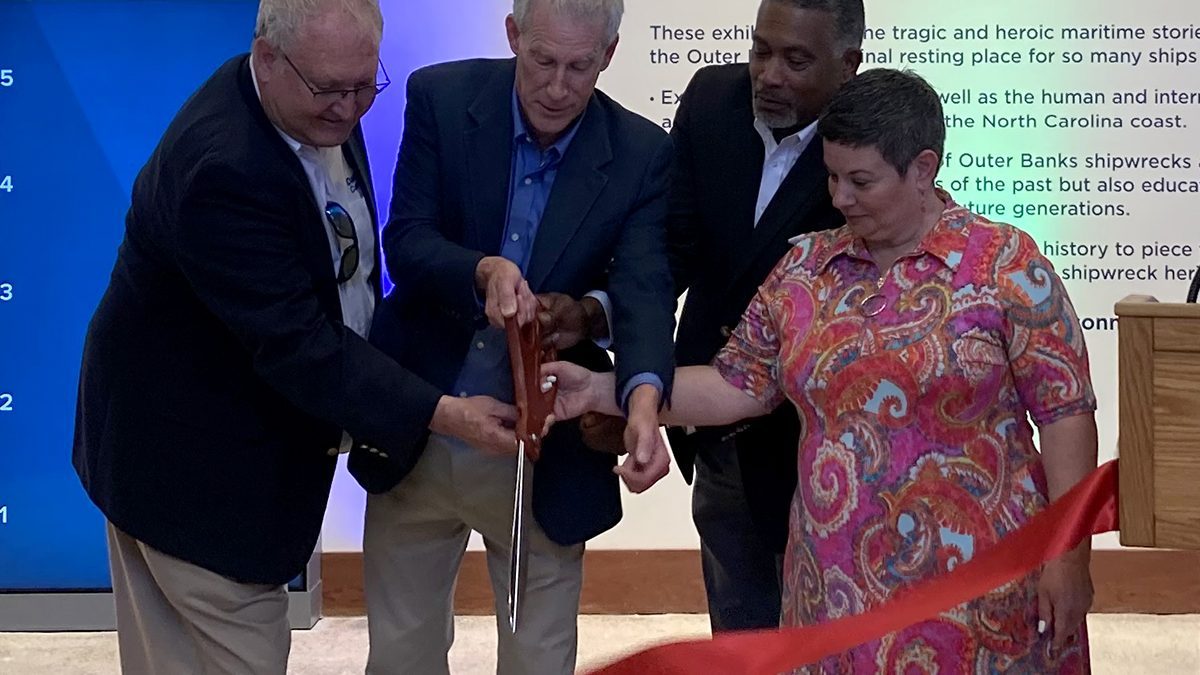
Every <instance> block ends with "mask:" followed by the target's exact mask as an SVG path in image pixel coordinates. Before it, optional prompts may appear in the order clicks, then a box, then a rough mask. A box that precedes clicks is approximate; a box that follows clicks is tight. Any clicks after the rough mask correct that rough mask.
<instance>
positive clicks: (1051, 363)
mask: <svg viewBox="0 0 1200 675" xmlns="http://www.w3.org/2000/svg"><path fill="white" fill-rule="evenodd" d="M943 120H944V118H943V113H942V107H941V104H940V102H939V99H938V95H937V93H936V92H935V91H934V90H933V89H932V88H931V87H930V86H929V85H928V84H927V83H926V82H925V81H924V80H922V79H921V78H919V77H917V76H916V75H913V74H911V73H907V72H900V71H895V70H886V69H878V70H871V71H867V72H866V73H864V74H862V75H860V76H858V77H857V78H855V79H853V80H851V81H850V82H849V83H848V84H847V85H845V87H844V89H843V90H842V91H841V93H839V94H838V96H837V97H836V98H835V99H834V101H833V102H832V103H831V104H830V107H829V109H828V110H827V111H826V113H825V114H824V115H823V117H822V118H821V121H820V124H819V127H818V128H819V133H820V134H821V136H822V138H823V141H824V147H825V162H826V165H827V167H828V169H829V190H830V193H831V194H832V196H833V202H834V205H835V206H836V207H837V208H838V209H840V210H841V211H842V213H843V214H844V215H845V217H846V224H845V225H844V226H843V227H841V228H840V229H837V230H831V231H825V232H818V233H815V234H812V235H805V236H802V237H798V238H797V239H796V240H795V241H794V244H795V246H794V248H792V250H791V251H790V253H789V254H788V255H786V256H785V257H784V258H783V259H782V260H781V261H780V262H779V264H778V266H777V267H776V268H775V270H774V272H773V273H772V274H771V276H770V277H769V278H768V279H767V280H766V281H765V282H764V284H763V285H762V287H761V288H760V289H759V292H758V295H757V297H756V298H755V300H754V301H753V302H752V304H751V305H750V307H749V308H748V309H747V310H746V312H745V314H744V316H743V318H742V322H741V324H740V325H739V326H738V328H737V330H736V331H735V332H734V335H733V336H732V338H731V339H730V340H729V343H728V344H727V345H726V347H725V348H724V350H723V351H722V352H721V353H720V354H719V355H718V356H717V358H716V360H715V362H714V364H713V365H712V366H701V367H690V368H681V369H679V371H677V375H676V380H675V389H674V393H673V394H672V398H671V405H670V407H669V408H668V409H666V410H664V412H663V414H662V421H663V422H664V423H671V424H690V425H717V424H728V423H733V422H735V421H737V420H739V419H743V418H747V417H753V416H757V415H763V414H766V413H767V412H768V411H770V410H772V409H773V408H774V407H775V406H777V405H778V404H780V403H781V402H782V401H783V400H784V399H785V398H786V399H788V400H790V401H791V402H792V403H794V404H795V406H796V408H797V409H798V410H799V413H800V418H801V420H802V422H803V425H804V427H803V432H802V435H801V440H800V446H799V448H798V456H797V460H798V467H799V475H800V481H799V485H798V486H797V488H796V494H795V496H794V498H793V500H792V506H791V534H790V541H789V544H788V549H787V553H786V557H785V562H784V565H785V568H784V591H783V594H784V597H783V608H784V610H783V617H782V622H783V624H784V625H787V626H803V625H811V624H815V623H820V622H824V621H829V620H832V619H836V618H839V617H842V616H846V615H852V614H857V613H861V612H863V611H864V610H866V609H869V608H872V607H875V606H878V605H882V604H884V603H886V602H887V601H888V599H889V598H890V597H892V595H893V594H894V593H896V591H898V590H900V589H902V588H905V587H907V586H910V585H912V584H914V583H916V582H919V581H921V580H924V579H928V578H930V577H933V576H936V575H939V574H944V573H946V572H949V571H950V570H953V569H954V567H955V566H956V565H959V564H961V563H963V562H965V561H967V560H970V559H971V558H972V557H973V556H974V555H976V554H977V553H979V552H980V551H983V550H986V549H987V548H989V547H991V546H993V545H995V544H996V543H997V542H998V541H999V540H1000V539H1002V538H1004V537H1005V536H1006V535H1007V534H1009V533H1010V532H1012V531H1014V530H1015V529H1017V528H1019V527H1020V526H1021V525H1022V524H1023V523H1025V522H1026V521H1027V520H1029V518H1030V517H1032V516H1033V515H1034V514H1036V513H1038V512H1039V511H1041V510H1042V509H1044V508H1045V507H1046V504H1047V503H1048V502H1050V501H1053V500H1055V499H1057V498H1059V497H1060V496H1061V495H1062V494H1064V493H1065V492H1066V491H1067V490H1069V489H1070V488H1071V487H1072V486H1073V485H1074V484H1075V483H1076V482H1077V481H1078V480H1079V479H1081V478H1082V477H1084V476H1085V475H1086V474H1087V473H1088V472H1089V471H1090V470H1092V469H1093V468H1094V467H1095V466H1096V426H1095V419H1094V411H1095V408H1096V401H1095V397H1094V395H1093V393H1092V386H1091V380H1090V376H1089V372H1088V359H1087V350H1086V347H1085V345H1084V339H1083V332H1082V330H1081V327H1080V324H1079V321H1078V318H1077V317H1076V315H1075V311H1074V309H1073V308H1072V306H1071V302H1070V299H1069V298H1068V297H1067V293H1066V291H1065V290H1064V288H1063V285H1062V282H1061V280H1060V279H1059V277H1058V276H1057V275H1056V274H1055V272H1054V270H1053V268H1052V267H1051V264H1050V262H1049V261H1048V260H1047V259H1046V258H1045V257H1043V256H1042V254H1041V253H1040V252H1039V251H1038V248H1037V245H1036V244H1035V243H1034V241H1033V239H1031V238H1030V237H1029V235H1027V234H1026V233H1025V232H1023V231H1021V230H1020V229H1018V228H1016V227H1014V226H1012V225H1006V224H1002V223H995V222H991V221H989V220H987V219H985V218H983V217H981V216H979V215H977V214H975V213H972V212H971V211H970V210H968V209H966V208H964V207H962V206H960V205H958V204H957V203H955V202H954V200H953V199H952V198H951V197H950V195H949V194H947V193H946V192H945V191H943V190H941V189H940V188H938V187H937V185H936V178H937V173H938V169H939V167H940V164H941V158H942V157H943V151H942V150H943V143H944V139H945V126H944V121H943ZM547 373H548V374H554V375H556V376H557V377H558V386H559V399H560V400H559V407H558V410H557V413H558V417H559V418H560V419H562V418H565V417H569V416H574V415H578V414H580V413H581V412H583V411H584V410H585V409H593V410H599V411H602V412H608V413H610V414H616V412H617V411H616V410H615V409H614V407H613V405H614V404H613V401H615V397H614V396H613V393H612V392H613V386H614V384H613V380H612V376H611V374H608V375H604V374H597V373H589V372H588V371H585V370H583V369H581V368H578V367H576V366H571V365H569V364H561V363H559V364H551V365H549V366H547ZM1030 419H1032V422H1033V424H1035V425H1036V426H1037V427H1038V430H1039V439H1040V442H1039V445H1040V452H1039V448H1037V447H1035V444H1034V437H1033V428H1032V426H1031V424H1030ZM1089 556H1090V543H1089V542H1085V543H1084V544H1082V545H1081V546H1080V547H1079V548H1078V549H1076V550H1074V551H1072V552H1070V553H1068V554H1067V555H1066V556H1064V557H1062V558H1060V559H1058V560H1055V561H1053V562H1050V563H1048V564H1046V565H1045V566H1043V568H1042V569H1041V571H1040V573H1038V574H1035V575H1032V576H1030V577H1028V578H1025V579H1021V580H1019V581H1015V582H1013V583H1010V584H1008V585H1006V586H1004V587H1002V588H999V589H996V590H995V591H993V592H992V593H990V594H988V595H986V596H984V597H982V598H980V599H978V600H975V601H972V602H969V603H967V604H965V605H962V606H960V607H957V608H955V609H953V610H951V611H948V612H944V613H943V614H941V615H940V616H939V617H938V618H937V619H935V620H932V621H927V622H924V623H920V624H917V625H914V626H912V627H910V628H908V629H905V630H902V631H900V632H898V633H894V634H890V635H888V636H886V637H884V638H882V639H879V640H875V641H873V642H869V643H866V644H863V645H861V646H859V647H857V648H855V649H852V650H850V651H848V652H846V653H843V654H840V655H837V656H835V657H830V658H829V659H826V660H825V661H823V662H821V663H816V664H810V665H809V666H807V667H806V668H805V669H803V670H802V671H801V672H805V673H830V674H833V673H838V674H841V673H889V674H890V673H904V674H906V675H907V674H911V673H942V674H943V675H945V674H946V673H979V674H984V673H996V672H1010V673H1083V672H1088V671H1089V660H1088V649H1087V639H1086V629H1085V625H1084V619H1085V617H1086V614H1087V610H1088V608H1089V607H1090V605H1091V600H1092V586H1091V578H1090V575H1089V572H1088V561H1089Z"/></svg>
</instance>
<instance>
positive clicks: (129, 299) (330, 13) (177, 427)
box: [74, 0, 515, 675]
mask: <svg viewBox="0 0 1200 675" xmlns="http://www.w3.org/2000/svg"><path fill="white" fill-rule="evenodd" d="M381 31H382V17H381V15H380V12H379V7H378V5H377V3H376V2H375V0H353V1H352V2H346V1H344V0H323V1H321V2H316V3H313V2H298V1H297V0H262V3H261V6H260V10H259V16H258V29H257V33H256V35H257V37H256V38H255V40H254V45H253V52H252V54H251V55H242V56H238V57H235V58H233V59H231V60H229V62H227V63H226V64H225V65H223V66H221V67H220V68H219V69H218V70H217V71H216V72H215V73H214V74H213V76H212V77H211V78H210V79H209V80H208V81H207V82H205V83H204V84H203V85H202V86H201V87H200V88H199V90H198V91H196V92H195V94H193V95H192V96H191V97H190V98H189V100H188V101H187V103H185V104H184V106H183V107H182V108H181V109H180V111H179V113H178V114H177V115H176V117H175V119H174V120H173V121H172V122H171V125H170V127H169V128H168V129H167V131H166V133H165V134H164V135H163V137H162V140H161V142H160V143H159V145H158V147H157V148H156V149H155V151H154V154H153V155H152V156H151V157H150V159H149V161H148V162H147V163H146V166H145V167H144V168H143V169H142V171H141V173H140V174H139V175H138V178H137V182H136V183H135V184H134V187H133V195H132V204H131V206H130V209H129V215H128V217H127V219H126V227H125V239H124V241H123V242H122V244H121V248H120V251H119V253H118V256H117V261H116V265H115V266H114V268H113V272H112V278H111V280H110V282H109V286H108V289H107V291H106V292H105V294H104V298H103V299H102V300H101V302H100V306H99V308H98V309H97V310H96V314H95V316H94V318H93V319H92V322H91V325H90V327H89V329H88V334H87V341H86V344H85V347H84V355H83V365H82V373H81V376H80V385H79V402H78V410H77V415H76V427H75V447H74V465H75V469H76V471H77V472H78V474H79V478H80V480H81V481H82V483H83V486H84V488H85V489H86V490H87V493H88V495H89V496H90V497H91V499H92V500H93V501H94V502H95V503H96V505H97V506H98V507H99V508H100V510H101V511H102V512H103V513H104V515H105V517H106V518H107V520H108V539H109V549H110V560H111V565H112V578H113V591H114V598H115V600H116V612H117V633H118V642H119V646H120V656H121V664H122V670H124V671H125V672H127V673H201V672H208V673H215V672H221V673H279V674H280V675H282V673H284V671H285V670H286V663H287V657H288V648H289V645H290V635H291V633H290V631H289V627H288V621H287V593H286V591H285V588H284V584H286V583H287V582H288V581H289V580H291V579H293V578H295V577H296V575H298V574H299V573H300V572H301V571H302V570H303V569H304V565H305V562H306V561H307V560H308V558H309V556H310V555H312V551H313V547H314V545H315V543H316V541H317V537H318V535H319V534H320V531H321V522H322V519H323V517H324V514H325V505H326V501H327V499H328V496H329V489H330V484H331V481H332V479H333V473H334V468H335V467H336V462H337V460H336V457H337V455H338V452H339V450H340V449H346V450H348V449H349V445H350V437H351V436H352V437H353V438H355V439H356V441H357V444H358V446H360V447H361V448H363V452H366V453H368V454H370V455H371V456H372V457H375V458H376V460H377V461H378V462H381V463H385V464H394V465H395V466H397V467H403V466H411V465H412V463H413V462H414V461H415V459H414V457H415V454H416V453H417V452H418V451H419V450H420V447H419V446H418V444H417V442H416V439H417V437H418V435H419V434H420V433H421V431H422V430H423V429H426V428H428V427H430V426H432V427H433V428H435V429H437V430H438V431H440V432H442V433H449V434H459V435H463V436H465V437H467V438H470V439H473V442H475V443H479V444H484V445H495V446H497V447H507V446H508V445H511V439H512V432H511V430H508V429H505V428H504V425H503V424H502V423H501V420H502V418H504V417H509V418H511V417H512V416H513V414H514V412H515V411H514V410H513V409H512V406H509V405H505V404H501V403H498V402H496V401H494V400H491V399H472V400H464V399H460V398H458V397H448V396H443V395H442V392H441V391H440V390H439V389H438V388H437V387H434V386H433V385H431V384H429V383H428V382H425V381H423V380H422V379H420V378H419V377H416V376H415V375H413V374H412V373H411V372H409V371H406V370H405V369H403V368H401V367H400V366H399V365H397V364H396V362H395V361H394V360H393V359H390V358H388V357H387V356H385V355H384V354H382V353H380V351H379V350H378V349H376V348H375V347H372V346H371V345H370V344H369V343H368V342H367V340H366V339H365V335H366V334H367V333H368V329H369V326H370V323H371V315H372V313H373V311H374V307H375V304H376V302H377V301H378V300H380V299H381V295H382V294H381V293H380V284H379V273H378V270H379V266H378V265H377V264H376V261H378V260H379V248H378V246H377V243H376V235H375V204H374V200H373V197H372V195H373V191H372V189H371V178H370V171H369V167H368V165H367V157H366V149H365V147H364V145H363V139H362V132H361V130H360V128H359V126H358V121H359V118H360V117H361V116H362V115H363V113H365V112H366V111H367V109H368V108H369V107H370V106H371V104H372V103H373V102H374V100H375V96H376V94H377V92H378V90H379V89H381V88H382V84H381V83H377V80H376V75H377V72H378V70H379V61H378V54H379V41H380V36H381ZM384 82H386V81H384ZM347 434H348V435H347Z"/></svg>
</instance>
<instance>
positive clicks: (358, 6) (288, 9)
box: [254, 0, 383, 50]
mask: <svg viewBox="0 0 1200 675" xmlns="http://www.w3.org/2000/svg"><path fill="white" fill-rule="evenodd" d="M339 8H340V9H342V10H343V11H345V12H346V13H347V14H349V15H350V16H351V17H353V18H354V19H355V20H356V21H358V23H359V24H360V25H361V27H362V29H363V31H364V32H365V33H366V34H367V35H369V36H371V37H373V38H374V39H375V41H376V42H379V40H381V39H382V38H383V13H382V12H380V11H379V0H261V1H260V2H259V4H258V20H257V21H256V23H255V27H254V36H255V37H260V38H263V39H264V40H266V41H267V42H270V43H271V44H273V45H275V46H276V47H279V48H280V49H284V50H286V49H288V48H289V47H290V46H291V45H292V44H293V43H294V42H295V40H296V38H297V37H298V36H299V35H300V30H301V29H302V28H303V26H304V24H305V23H306V22H308V21H309V20H311V19H313V18H316V17H318V16H320V15H321V14H323V13H324V12H326V11H329V10H332V9H339Z"/></svg>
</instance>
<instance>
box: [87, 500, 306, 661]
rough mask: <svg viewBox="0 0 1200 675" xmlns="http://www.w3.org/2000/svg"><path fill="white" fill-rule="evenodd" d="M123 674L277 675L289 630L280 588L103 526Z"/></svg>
mask: <svg viewBox="0 0 1200 675" xmlns="http://www.w3.org/2000/svg"><path fill="white" fill-rule="evenodd" d="M108 554H109V561H110V565H111V567H112V581H113V597H114V599H115V600H116V605H117V646H118V649H119V651H120V658H121V672H122V673H125V675H157V674H158V673H163V674H170V675H175V674H176V673H187V674H191V673H204V674H205V675H208V674H220V675H235V674H237V675H242V674H245V675H273V674H276V673H278V674H279V675H283V673H284V672H285V671H286V670H287V660H288V651H289V650H290V649H291V643H292V633H291V630H290V629H289V627H288V619H287V608H288V598H287V591H286V589H285V588H284V587H283V586H267V585H260V584H243V583H239V582H236V581H233V580H232V579H228V578H226V577H223V576H221V575H219V574H217V573H215V572H210V571H208V570H206V569H204V568H202V567H197V566H196V565H193V564H191V563H187V562H184V561H182V560H179V559H178V558H172V557H171V556H169V555H166V554H164V553H161V552H159V551H156V550H154V549H152V548H150V547H149V546H147V545H146V544H144V543H142V542H140V541H138V540H136V539H134V538H133V537H130V536H129V535H127V534H125V533H124V532H121V531H120V530H118V529H117V528H116V527H114V526H113V525H112V524H111V523H109V525H108Z"/></svg>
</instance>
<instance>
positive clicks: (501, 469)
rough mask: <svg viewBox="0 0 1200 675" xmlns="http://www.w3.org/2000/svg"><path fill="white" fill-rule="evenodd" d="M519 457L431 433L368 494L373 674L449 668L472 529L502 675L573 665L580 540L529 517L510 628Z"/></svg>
mask: <svg viewBox="0 0 1200 675" xmlns="http://www.w3.org/2000/svg"><path fill="white" fill-rule="evenodd" d="M515 481H516V459H515V458H512V457H506V458H496V457H490V456H486V455H484V454H483V453H482V452H480V451H478V450H476V449H474V448H471V447H469V446H467V445H466V444H464V443H462V442H461V441H458V440H457V439H452V438H448V437H443V436H433V437H432V438H431V439H430V441H429V444H428V445H427V446H426V448H425V451H424V454H423V455H422V456H421V459H420V461H419V462H418V463H417V466H416V467H415V468H414V469H413V472H412V473H411V474H409V475H408V476H407V477H405V479H404V480H403V481H401V483H400V484H399V485H398V486H396V488H394V489H393V490H392V491H391V492H389V493H387V494H383V495H371V496H368V498H367V515H366V531H365V535H364V539H363V553H364V562H365V570H364V572H365V579H364V581H365V590H366V600H367V622H368V630H369V634H370V640H371V649H370V657H369V660H368V663H367V672H368V673H369V674H371V675H382V674H384V673H397V674H399V673H420V674H421V675H437V674H438V673H448V672H449V666H448V663H447V653H448V652H449V650H450V645H451V643H452V642H453V641H454V610H453V597H454V583H455V579H456V577H457V574H458V568H459V564H460V563H461V562H462V557H463V552H464V551H465V550H466V546H467V538H468V536H469V535H470V533H471V530H475V531H477V532H479V533H480V534H482V535H483V539H484V543H485V545H486V547H487V563H488V572H489V574H490V576H491V581H492V592H493V593H494V594H495V598H496V602H495V606H496V617H497V618H496V629H497V634H498V644H499V651H498V654H497V663H498V666H497V672H498V673H500V674H501V675H555V674H557V673H561V674H562V675H569V674H570V673H573V672H574V670H575V652H576V640H577V637H578V635H577V627H576V617H577V615H578V613H579V592H580V588H581V586H582V579H583V545H582V544H577V545H574V546H560V545H558V544H555V543H554V542H552V541H550V540H549V539H547V538H546V535H545V533H544V532H543V531H542V529H541V527H539V526H538V525H537V524H536V523H535V522H530V523H529V529H528V535H527V536H528V547H529V563H528V565H529V566H528V568H527V574H528V579H527V581H526V587H525V588H526V591H525V597H524V599H523V601H522V605H521V623H520V629H519V631H518V633H517V634H516V635H515V636H514V635H512V634H511V632H510V630H509V628H508V555H509V539H510V529H511V526H512V506H513V487H514V485H515Z"/></svg>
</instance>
